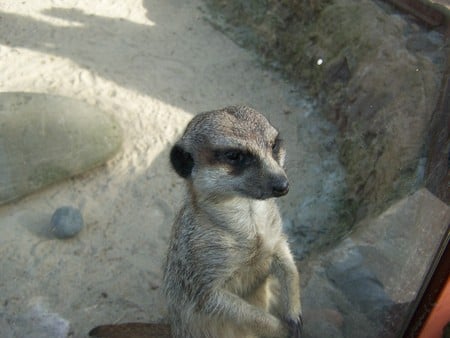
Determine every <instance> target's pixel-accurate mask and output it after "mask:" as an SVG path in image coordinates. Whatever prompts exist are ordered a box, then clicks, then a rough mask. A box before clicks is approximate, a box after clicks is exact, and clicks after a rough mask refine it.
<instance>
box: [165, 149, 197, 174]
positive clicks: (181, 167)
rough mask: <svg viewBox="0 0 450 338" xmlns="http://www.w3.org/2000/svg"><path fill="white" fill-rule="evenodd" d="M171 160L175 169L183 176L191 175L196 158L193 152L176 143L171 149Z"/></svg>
mask: <svg viewBox="0 0 450 338" xmlns="http://www.w3.org/2000/svg"><path fill="white" fill-rule="evenodd" d="M170 162H171V163H172V167H173V169H175V171H176V172H177V174H178V175H180V176H181V177H183V178H188V177H189V176H191V172H192V168H193V167H194V159H193V158H192V156H191V154H189V153H188V152H187V151H185V150H184V149H183V147H182V146H180V145H179V144H175V145H174V146H173V148H172V150H171V151H170Z"/></svg>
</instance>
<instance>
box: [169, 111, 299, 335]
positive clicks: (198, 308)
mask: <svg viewBox="0 0 450 338" xmlns="http://www.w3.org/2000/svg"><path fill="white" fill-rule="evenodd" d="M284 160H285V150H284V147H283V145H282V142H281V139H280V137H279V135H278V131H277V130H276V129H275V128H274V127H273V126H272V125H271V124H270V123H269V122H268V121H267V119H266V118H265V117H264V116H263V115H261V114H260V113H258V112H256V111H255V110H253V109H251V108H248V107H244V106H238V107H227V108H224V109H222V110H217V111H212V112H206V113H201V114H199V115H197V116H196V117H194V119H193V120H192V121H191V122H190V123H189V124H188V126H187V128H186V130H185V132H184V134H183V136H182V137H181V139H180V140H179V141H178V142H177V143H176V145H175V146H174V147H173V149H172V151H171V162H172V165H173V167H174V169H175V170H176V172H177V173H178V174H179V175H180V176H182V177H184V178H185V179H186V182H187V197H186V200H185V203H184V206H183V207H182V209H181V211H180V213H179V215H178V217H177V219H176V221H175V224H174V228H173V231H172V238H171V243H170V247H169V252H168V257H167V263H166V267H165V273H164V282H163V290H164V293H165V296H166V299H167V303H168V311H169V319H170V324H171V331H172V335H173V336H174V337H176V338H190V337H192V338H206V337H214V338H216V337H217V338H219V337H220V338H221V337H223V338H231V337H236V338H237V337H239V338H242V337H263V336H264V337H296V338H297V337H300V336H301V333H300V331H301V325H302V323H301V305H300V290H299V276H298V272H297V269H296V265H295V263H294V260H293V257H292V255H291V252H290V250H289V247H288V243H287V240H286V237H285V235H284V234H283V232H282V228H281V217H280V214H279V211H278V207H277V206H276V203H275V200H274V198H273V197H279V196H282V195H285V194H286V193H287V192H288V180H287V177H286V174H285V171H284V169H283V165H284Z"/></svg>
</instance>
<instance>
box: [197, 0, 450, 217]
mask: <svg viewBox="0 0 450 338" xmlns="http://www.w3.org/2000/svg"><path fill="white" fill-rule="evenodd" d="M205 1H206V3H207V4H209V6H210V7H211V8H212V9H213V13H216V14H217V17H216V19H217V20H215V21H214V23H215V24H217V25H218V27H219V28H220V29H223V30H224V31H226V32H228V33H229V34H230V35H231V36H232V38H234V39H235V40H237V42H238V43H240V44H241V45H244V46H246V47H252V48H254V49H255V50H256V51H258V52H259V53H260V54H261V55H263V56H264V58H265V61H266V62H267V63H268V64H270V65H271V66H274V67H277V68H279V69H281V70H282V71H283V72H284V73H285V74H286V75H287V76H288V77H289V78H291V79H292V80H294V81H299V82H301V83H304V84H306V85H307V87H308V89H309V91H310V92H311V93H312V94H313V95H314V96H316V97H317V98H318V99H319V102H320V103H321V105H322V109H323V112H324V114H325V115H326V116H327V117H328V118H329V119H330V120H332V121H334V122H335V123H336V124H337V125H338V127H339V129H340V131H341V134H340V137H339V140H338V143H339V145H340V158H341V160H342V162H343V164H344V165H345V167H346V169H347V173H348V185H349V187H350V190H349V194H348V204H347V207H348V208H349V210H350V211H351V213H352V214H353V216H354V218H355V219H356V220H357V219H361V218H363V217H365V216H367V215H371V214H375V213H379V212H380V211H382V210H383V209H385V208H386V207H387V206H388V205H389V204H390V203H391V202H392V201H394V200H397V199H399V198H400V197H402V196H404V195H406V194H408V193H411V192H413V191H414V190H416V189H418V188H419V187H420V186H422V185H423V184H424V181H425V180H424V177H425V173H426V166H427V163H428V151H427V147H428V145H429V141H430V140H431V139H432V137H431V135H429V133H430V128H431V121H432V118H433V112H435V108H436V105H437V102H438V98H439V90H440V88H441V83H442V77H443V74H444V71H445V64H446V55H447V53H448V46H446V45H445V41H444V35H443V34H441V33H439V32H438V31H433V30H428V29H427V28H425V27H423V26H421V25H419V24H418V23H417V22H416V21H414V19H413V18H411V17H406V16H405V15H401V14H399V13H398V12H397V11H396V10H395V9H393V8H392V7H390V6H389V5H387V4H386V3H384V2H377V1H370V0H334V1H330V0H324V1H313V0H309V1H295V0H284V1H273V0H267V1H244V0H233V1H223V0H205ZM435 132H436V131H433V133H435ZM428 172H429V170H428Z"/></svg>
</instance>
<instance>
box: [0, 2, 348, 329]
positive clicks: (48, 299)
mask: <svg viewBox="0 0 450 338" xmlns="http://www.w3.org/2000/svg"><path fill="white" fill-rule="evenodd" d="M207 16H208V14H207V13H206V12H205V11H204V10H203V9H202V2H201V1H199V0H187V1H175V0H168V1H157V0H125V1H124V0H120V1H119V0H109V1H81V0H70V1H67V0H66V1H62V0H61V1H57V0H42V1H28V2H25V1H16V0H5V1H1V3H0V22H1V24H0V91H2V92H6V91H32V92H43V93H49V94H58V95H64V96H68V97H72V98H76V99H79V100H82V101H85V102H88V103H90V104H92V105H95V106H97V107H99V108H100V109H103V110H105V111H107V112H110V113H111V114H113V115H114V116H115V118H116V119H117V120H118V121H119V123H120V125H121V127H122V129H123V132H124V139H125V140H124V144H123V148H122V151H121V152H120V153H119V155H117V156H116V157H115V158H113V159H112V160H111V161H109V162H108V163H107V164H106V165H105V166H103V167H101V168H99V169H96V170H94V171H91V172H89V173H86V174H84V175H82V176H80V177H76V178H74V179H71V180H68V181H66V182H63V183H61V184H57V185H54V186H52V187H50V188H47V189H45V190H43V191H41V192H39V193H35V194H33V195H31V196H28V197H26V198H24V199H22V200H20V201H18V202H15V203H13V204H8V205H4V206H2V207H0V257H1V271H0V333H1V334H0V335H1V336H2V337H5V338H7V337H33V338H39V337H46V338H49V337H50V336H51V335H50V333H51V332H53V333H52V335H53V337H60V336H62V335H64V332H65V331H64V330H66V328H67V325H70V330H69V331H70V336H71V337H85V336H86V333H87V332H88V331H89V329H91V328H92V327H94V326H96V325H98V324H101V323H117V322H126V321H161V320H164V317H165V309H164V301H163V300H162V299H161V297H160V291H159V286H160V283H161V277H162V271H161V265H162V262H163V259H164V256H165V252H166V248H167V244H168V238H169V234H170V229H171V223H172V220H173V218H174V215H175V213H176V211H177V209H178V206H179V205H180V201H181V198H182V194H183V182H182V181H181V179H180V178H178V177H176V175H175V174H174V173H172V171H171V170H170V168H169V161H168V152H169V149H170V146H171V145H172V144H173V143H174V141H175V140H176V138H177V137H178V136H179V135H180V133H181V132H182V130H183V129H184V127H185V125H186V123H187V122H188V121H189V119H190V118H191V117H192V116H193V115H194V114H196V113H198V112H201V111H207V110H211V109H215V108H221V107H224V106H227V105H230V104H247V105H250V106H253V107H254V108H256V109H257V110H259V111H261V112H263V113H264V114H266V115H267V116H268V117H269V119H270V120H271V121H272V122H273V124H274V125H275V126H277V127H278V128H279V130H280V131H281V133H282V135H283V137H284V139H285V140H286V143H287V148H288V149H287V150H288V165H287V166H288V175H289V178H290V183H291V191H290V193H289V195H288V196H286V197H283V198H282V199H280V204H281V207H282V211H283V214H284V217H285V221H286V224H287V226H288V227H290V228H291V229H292V227H296V226H302V227H303V228H304V229H311V230H312V231H313V233H321V229H320V227H321V226H322V225H324V224H331V223H332V222H333V220H334V219H335V217H336V214H335V207H336V203H337V201H338V199H339V196H340V195H341V192H342V189H343V179H344V172H343V170H342V168H341V166H340V164H339V162H338V160H337V149H336V144H335V142H334V137H335V133H336V131H335V130H334V128H333V126H332V125H330V124H329V123H328V122H327V121H325V120H324V119H323V118H322V117H321V116H320V115H319V114H318V112H317V110H315V107H314V102H313V101H311V100H310V99H309V98H307V97H306V96H305V95H303V94H302V92H301V91H299V90H298V88H295V87H293V86H292V85H291V84H289V83H287V82H285V81H284V80H283V79H282V78H281V77H280V76H279V75H278V74H276V73H274V72H272V71H270V70H267V69H265V68H263V67H262V66H260V63H259V62H258V60H257V57H256V56H255V55H254V54H251V53H250V52H248V51H246V50H244V49H242V48H239V47H237V46H236V45H235V44H234V43H233V42H232V41H230V40H229V39H228V38H227V37H225V36H224V35H223V34H222V33H221V32H219V31H217V30H215V29H214V28H213V27H212V26H211V25H210V23H208V20H205V17H207ZM0 155H1V154H0ZM64 205H72V206H75V207H78V208H79V209H80V210H81V212H82V214H83V217H84V220H85V224H86V225H85V227H84V229H83V230H82V231H81V232H80V233H79V235H78V236H77V237H75V238H73V239H70V240H58V239H55V238H51V237H49V236H48V235H46V231H45V229H46V228H47V227H48V226H49V222H50V218H51V215H52V213H53V212H54V210H55V209H57V208H58V207H60V206H64ZM297 249H298V248H297ZM302 250H303V249H301V250H300V254H304V251H302ZM45 330H47V331H45ZM58 330H59V331H58ZM49 332H50V333H49ZM58 332H59V333H58Z"/></svg>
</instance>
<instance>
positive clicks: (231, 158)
mask: <svg viewBox="0 0 450 338" xmlns="http://www.w3.org/2000/svg"><path fill="white" fill-rule="evenodd" d="M214 157H215V159H216V161H217V162H219V163H223V164H226V165H228V166H230V167H231V169H232V173H233V174H236V175H237V174H239V173H240V172H241V171H242V170H244V169H245V168H247V167H248V166H250V165H251V164H252V163H253V162H254V161H255V156H254V155H252V154H251V153H249V152H248V151H245V150H242V149H238V148H229V149H220V150H216V151H214Z"/></svg>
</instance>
